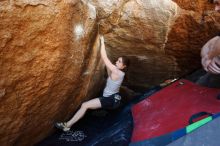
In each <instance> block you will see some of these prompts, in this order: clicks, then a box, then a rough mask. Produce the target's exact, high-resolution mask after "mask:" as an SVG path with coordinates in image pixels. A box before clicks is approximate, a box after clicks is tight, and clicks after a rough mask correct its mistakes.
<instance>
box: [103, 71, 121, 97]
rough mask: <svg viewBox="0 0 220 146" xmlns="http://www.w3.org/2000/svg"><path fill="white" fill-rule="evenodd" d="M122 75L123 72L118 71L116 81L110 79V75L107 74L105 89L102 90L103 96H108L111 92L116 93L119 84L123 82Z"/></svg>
mask: <svg viewBox="0 0 220 146" xmlns="http://www.w3.org/2000/svg"><path fill="white" fill-rule="evenodd" d="M124 76H125V73H124V72H122V71H121V72H120V75H119V79H118V80H116V81H114V80H112V79H111V77H110V76H109V77H108V79H107V82H106V86H105V89H104V91H103V96H104V97H109V96H111V95H112V94H115V93H118V92H119V89H120V86H121V84H122V82H123V79H124Z"/></svg>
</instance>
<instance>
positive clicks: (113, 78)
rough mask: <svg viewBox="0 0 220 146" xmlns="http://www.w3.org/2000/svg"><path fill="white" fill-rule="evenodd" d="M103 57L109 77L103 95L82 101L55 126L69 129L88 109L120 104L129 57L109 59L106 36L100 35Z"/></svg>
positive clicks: (115, 106) (108, 107)
mask: <svg viewBox="0 0 220 146" xmlns="http://www.w3.org/2000/svg"><path fill="white" fill-rule="evenodd" d="M100 42H101V50H100V53H101V58H102V60H103V61H104V63H105V65H106V67H107V73H108V79H107V83H106V86H105V88H104V91H103V96H102V97H98V98H94V99H91V100H89V101H86V102H84V103H82V105H81V107H80V109H79V110H78V111H77V112H76V113H75V115H74V116H73V117H72V118H71V119H70V120H69V121H67V122H59V123H55V127H56V128H58V129H61V130H63V131H69V130H70V128H71V126H72V125H73V124H75V123H76V122H77V121H78V120H79V119H81V118H82V117H83V116H84V114H85V113H86V111H87V110H88V109H99V108H104V109H114V108H117V107H118V106H119V104H120V100H121V96H120V95H119V88H120V86H121V84H122V81H123V79H124V76H125V69H126V68H128V66H129V59H128V58H127V57H125V56H122V57H119V58H118V60H117V61H116V63H115V65H114V64H112V62H111V61H110V60H109V58H108V56H107V54H106V50H105V44H104V37H103V36H101V37H100Z"/></svg>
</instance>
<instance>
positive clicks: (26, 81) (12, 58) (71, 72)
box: [0, 0, 220, 145]
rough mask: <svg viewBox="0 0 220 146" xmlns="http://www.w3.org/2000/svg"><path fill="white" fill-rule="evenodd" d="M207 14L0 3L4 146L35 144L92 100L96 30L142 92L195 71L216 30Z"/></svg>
mask: <svg viewBox="0 0 220 146" xmlns="http://www.w3.org/2000/svg"><path fill="white" fill-rule="evenodd" d="M212 9H213V6H211V5H208V4H207V3H205V2H203V1H200V0H187V1H185V0H174V1H171V0H166V1H164V0H147V1H146V0H105V1H103V0H89V1H86V0H81V1H79V0H53V1H51V0H1V1H0V19H1V21H0V66H1V68H0V127H1V129H0V136H1V137H0V143H1V145H32V144H34V143H36V142H37V141H39V140H40V139H42V138H44V137H45V136H46V135H48V134H49V133H50V132H52V126H53V123H54V122H55V121H59V120H62V119H67V118H69V117H70V116H71V115H72V113H73V111H74V110H76V108H77V107H78V106H79V105H80V103H81V102H82V101H85V100H87V99H88V98H91V97H94V96H95V95H97V93H98V92H99V90H100V87H102V86H101V84H102V83H103V76H104V75H103V74H104V72H103V70H104V68H103V62H102V61H101V60H100V56H99V49H98V48H99V47H98V46H99V40H98V37H97V31H99V32H100V33H102V34H104V36H105V40H106V48H107V51H108V55H109V57H110V58H111V59H112V60H115V59H116V58H117V57H118V56H121V55H128V56H129V57H130V59H131V67H130V69H129V71H128V75H127V78H128V79H127V80H126V85H128V86H129V87H135V88H145V87H148V86H150V85H154V84H158V83H159V82H161V81H163V80H165V79H167V78H174V77H179V76H182V75H184V74H186V73H189V72H190V71H192V70H194V69H196V68H198V67H200V57H199V52H200V48H201V46H202V45H203V44H204V43H205V42H206V41H207V40H208V39H210V38H211V37H213V36H214V35H215V34H216V32H217V31H218V30H219V27H218V26H219V23H220V17H219V14H217V13H212V12H211V11H210V10H212ZM202 14H203V15H204V14H207V16H206V15H205V16H204V20H203V19H202ZM201 20H202V21H201ZM97 24H99V25H97Z"/></svg>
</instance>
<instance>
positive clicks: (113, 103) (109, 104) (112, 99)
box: [99, 93, 121, 109]
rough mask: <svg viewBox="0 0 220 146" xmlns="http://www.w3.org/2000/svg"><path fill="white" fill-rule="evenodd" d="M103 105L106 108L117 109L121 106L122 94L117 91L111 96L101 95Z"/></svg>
mask: <svg viewBox="0 0 220 146" xmlns="http://www.w3.org/2000/svg"><path fill="white" fill-rule="evenodd" d="M99 100H100V102H101V106H102V108H104V109H115V108H117V107H119V106H120V103H121V96H120V95H119V94H118V93H115V94H113V95H111V96H109V97H99Z"/></svg>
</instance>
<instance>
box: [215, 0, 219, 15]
mask: <svg viewBox="0 0 220 146" xmlns="http://www.w3.org/2000/svg"><path fill="white" fill-rule="evenodd" d="M214 4H215V11H217V12H219V13H220V0H214Z"/></svg>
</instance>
